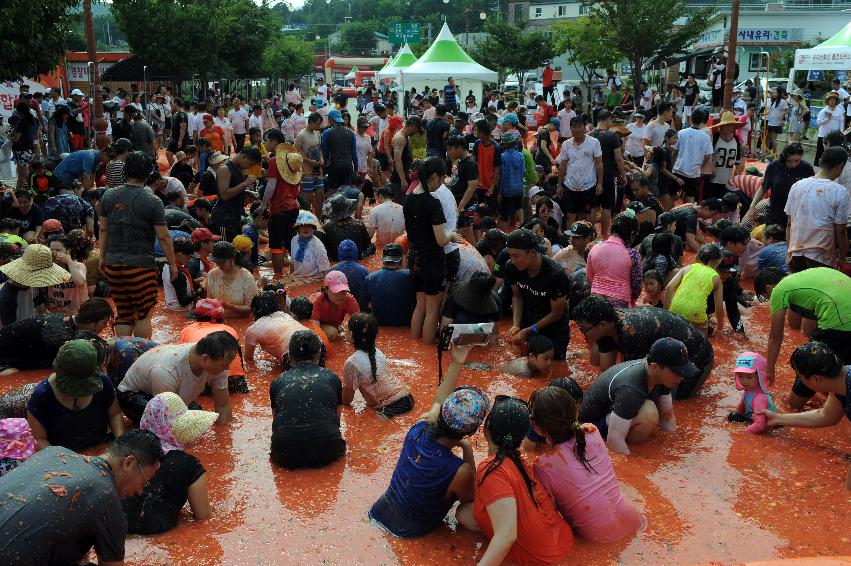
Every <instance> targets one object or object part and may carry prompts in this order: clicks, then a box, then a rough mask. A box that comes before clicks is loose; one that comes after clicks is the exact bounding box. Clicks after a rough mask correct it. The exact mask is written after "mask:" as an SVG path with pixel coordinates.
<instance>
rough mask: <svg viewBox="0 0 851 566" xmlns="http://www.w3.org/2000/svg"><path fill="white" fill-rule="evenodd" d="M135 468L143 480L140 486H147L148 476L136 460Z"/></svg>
mask: <svg viewBox="0 0 851 566" xmlns="http://www.w3.org/2000/svg"><path fill="white" fill-rule="evenodd" d="M136 467H138V468H139V472H141V474H142V477H143V478H145V483H144V484H142V485H148V482H149V481H151V480H150V479H148V474H146V473H145V470H144V469H142V464H140V463H139V460H136Z"/></svg>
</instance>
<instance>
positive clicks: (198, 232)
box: [189, 228, 222, 244]
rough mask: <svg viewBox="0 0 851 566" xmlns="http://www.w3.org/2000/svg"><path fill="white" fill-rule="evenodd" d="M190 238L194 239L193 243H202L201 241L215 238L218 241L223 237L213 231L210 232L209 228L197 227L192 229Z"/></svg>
mask: <svg viewBox="0 0 851 566" xmlns="http://www.w3.org/2000/svg"><path fill="white" fill-rule="evenodd" d="M189 239H190V240H192V243H193V244H200V243H201V242H205V241H207V240H213V241H214V242H218V241H219V240H221V239H222V237H221V236H216V235H215V234H213V233H212V232H210V230H209V228H195V229H194V230H192V234H191V235H190V236H189Z"/></svg>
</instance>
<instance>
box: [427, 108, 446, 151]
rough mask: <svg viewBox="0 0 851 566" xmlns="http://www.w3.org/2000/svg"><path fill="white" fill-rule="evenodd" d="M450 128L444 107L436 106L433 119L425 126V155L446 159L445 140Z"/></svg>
mask: <svg viewBox="0 0 851 566" xmlns="http://www.w3.org/2000/svg"><path fill="white" fill-rule="evenodd" d="M450 128H451V126H450V125H449V122H447V121H446V105H445V104H438V105H437V112H436V114H435V117H434V119H432V120H429V122H428V124H426V127H425V130H426V155H427V156H428V157H432V156H435V155H436V156H437V157H440V158H444V159H445V158H446V139H447V138H448V137H449V130H450Z"/></svg>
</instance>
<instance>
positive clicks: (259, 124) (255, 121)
mask: <svg viewBox="0 0 851 566" xmlns="http://www.w3.org/2000/svg"><path fill="white" fill-rule="evenodd" d="M248 128H249V129H251V128H257V129H259V130H260V131H261V132H262V131H263V115H262V114H261V115H260V116H256V115H255V114H254V113H253V112H252V114H251V116H249V117H248Z"/></svg>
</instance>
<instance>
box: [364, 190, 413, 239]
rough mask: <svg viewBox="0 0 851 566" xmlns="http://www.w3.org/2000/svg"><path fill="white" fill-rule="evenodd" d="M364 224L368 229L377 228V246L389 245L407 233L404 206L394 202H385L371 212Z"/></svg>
mask: <svg viewBox="0 0 851 566" xmlns="http://www.w3.org/2000/svg"><path fill="white" fill-rule="evenodd" d="M364 223H365V224H366V227H367V228H375V245H377V246H381V245H384V244H389V243H391V242H393V241H394V240H396V238H398V237H399V236H401V235H402V234H403V233H404V232H405V214H404V213H403V212H402V206H401V205H399V204H396V203H395V202H393V201H387V202H383V203H381V204H379V205H378V206H376V207H375V208H373V209H372V210H370V211H369V216H367V218H366V221H365V222H364Z"/></svg>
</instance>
